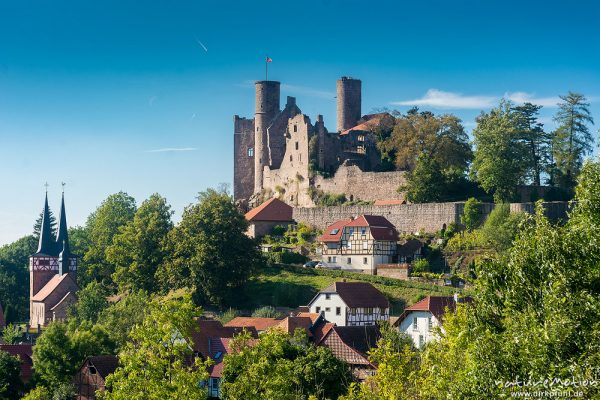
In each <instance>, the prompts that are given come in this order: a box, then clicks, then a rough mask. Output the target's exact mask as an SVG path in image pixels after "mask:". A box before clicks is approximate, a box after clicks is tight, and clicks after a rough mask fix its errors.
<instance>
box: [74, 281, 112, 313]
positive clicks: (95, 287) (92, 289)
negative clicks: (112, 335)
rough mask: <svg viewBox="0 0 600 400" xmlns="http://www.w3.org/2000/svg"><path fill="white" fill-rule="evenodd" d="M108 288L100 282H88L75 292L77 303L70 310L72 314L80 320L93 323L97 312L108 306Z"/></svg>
mask: <svg viewBox="0 0 600 400" xmlns="http://www.w3.org/2000/svg"><path fill="white" fill-rule="evenodd" d="M108 295H109V290H108V288H106V286H104V285H103V284H102V283H101V282H95V281H93V282H90V283H89V284H88V285H87V286H86V287H84V288H83V289H82V290H80V291H79V292H78V293H77V297H78V300H77V303H76V304H75V307H74V308H73V310H72V313H73V316H74V317H76V318H77V319H79V320H80V321H90V322H92V323H95V322H96V321H97V320H98V316H99V314H100V313H101V312H102V310H104V309H105V308H106V307H108V300H107V299H106V297H107V296H108Z"/></svg>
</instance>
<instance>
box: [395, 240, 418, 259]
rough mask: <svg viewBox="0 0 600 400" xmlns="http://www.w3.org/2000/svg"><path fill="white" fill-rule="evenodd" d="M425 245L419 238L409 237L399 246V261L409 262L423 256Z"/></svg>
mask: <svg viewBox="0 0 600 400" xmlns="http://www.w3.org/2000/svg"><path fill="white" fill-rule="evenodd" d="M424 247H425V245H424V244H423V242H421V241H420V240H418V239H408V240H407V241H406V242H404V243H403V244H402V245H400V246H398V262H399V263H408V264H410V263H411V262H413V261H415V260H418V259H420V258H422V257H423V255H424V254H423V249H424Z"/></svg>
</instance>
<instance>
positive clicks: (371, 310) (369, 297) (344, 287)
mask: <svg viewBox="0 0 600 400" xmlns="http://www.w3.org/2000/svg"><path fill="white" fill-rule="evenodd" d="M308 308H309V310H310V312H311V313H316V314H321V315H323V318H324V319H325V320H326V321H328V322H333V323H335V324H336V325H337V326H364V325H375V324H376V323H377V322H378V321H388V320H389V318H390V302H389V301H388V299H387V298H386V297H385V296H384V295H383V294H382V293H381V292H380V291H379V290H377V289H376V288H375V287H374V286H373V285H371V284H370V283H367V282H346V281H345V280H344V281H342V282H335V283H333V284H332V285H330V286H328V287H326V288H325V289H323V290H321V291H320V292H319V293H317V295H316V296H315V297H314V298H313V299H312V300H311V301H310V303H309V304H308Z"/></svg>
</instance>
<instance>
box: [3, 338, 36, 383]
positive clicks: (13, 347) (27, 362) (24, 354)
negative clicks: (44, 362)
mask: <svg viewBox="0 0 600 400" xmlns="http://www.w3.org/2000/svg"><path fill="white" fill-rule="evenodd" d="M0 351H5V352H7V353H8V354H10V355H11V356H18V357H19V359H20V360H21V381H22V382H23V383H25V384H27V383H29V381H30V380H31V376H32V375H33V359H32V358H31V355H32V354H33V346H32V345H31V344H29V343H26V344H0Z"/></svg>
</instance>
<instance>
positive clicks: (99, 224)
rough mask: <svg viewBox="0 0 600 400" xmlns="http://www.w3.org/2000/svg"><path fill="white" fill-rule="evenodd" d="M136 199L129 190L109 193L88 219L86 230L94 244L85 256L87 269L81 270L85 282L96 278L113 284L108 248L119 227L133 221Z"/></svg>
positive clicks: (83, 282)
mask: <svg viewBox="0 0 600 400" xmlns="http://www.w3.org/2000/svg"><path fill="white" fill-rule="evenodd" d="M135 210H136V206H135V199H134V198H133V197H131V196H129V195H128V194H127V193H125V192H119V193H115V194H111V195H110V196H108V197H107V198H106V199H105V200H104V201H103V202H102V204H100V206H99V207H98V208H97V209H96V211H94V212H93V213H92V214H90V216H89V217H88V219H87V222H86V229H87V232H88V234H89V240H90V247H89V249H88V251H87V252H86V253H85V255H84V257H83V261H84V263H85V269H81V270H80V272H79V274H78V275H81V279H80V282H81V284H82V285H83V284H86V283H88V282H91V281H92V280H98V281H101V280H105V281H106V282H107V283H112V278H111V275H112V274H113V273H114V269H115V267H114V265H112V264H111V263H109V262H108V261H107V260H106V249H107V248H108V247H109V246H110V245H111V244H112V240H113V237H114V236H115V235H116V234H117V233H119V228H121V227H122V226H124V225H126V224H127V223H128V222H129V221H131V220H132V219H133V217H134V215H135Z"/></svg>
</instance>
